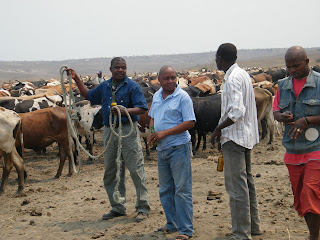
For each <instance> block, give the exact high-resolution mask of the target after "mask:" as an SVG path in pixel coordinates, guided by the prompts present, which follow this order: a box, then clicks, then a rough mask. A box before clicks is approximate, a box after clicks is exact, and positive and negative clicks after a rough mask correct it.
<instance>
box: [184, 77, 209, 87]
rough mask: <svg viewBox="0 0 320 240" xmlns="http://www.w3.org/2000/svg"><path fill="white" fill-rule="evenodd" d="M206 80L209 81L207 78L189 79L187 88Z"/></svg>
mask: <svg viewBox="0 0 320 240" xmlns="http://www.w3.org/2000/svg"><path fill="white" fill-rule="evenodd" d="M206 80H210V78H208V77H207V76H202V77H197V78H190V80H189V86H194V85H196V84H198V83H201V82H204V81H206Z"/></svg>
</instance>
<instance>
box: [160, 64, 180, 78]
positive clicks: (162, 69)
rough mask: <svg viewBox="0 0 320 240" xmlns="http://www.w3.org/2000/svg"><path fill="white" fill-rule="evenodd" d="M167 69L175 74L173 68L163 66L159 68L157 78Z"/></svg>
mask: <svg viewBox="0 0 320 240" xmlns="http://www.w3.org/2000/svg"><path fill="white" fill-rule="evenodd" d="M167 69H170V70H172V71H174V72H176V71H175V70H174V69H173V67H171V66H169V65H166V66H163V67H162V68H160V71H159V78H160V77H161V75H162V74H163V73H164V71H165V70H167Z"/></svg>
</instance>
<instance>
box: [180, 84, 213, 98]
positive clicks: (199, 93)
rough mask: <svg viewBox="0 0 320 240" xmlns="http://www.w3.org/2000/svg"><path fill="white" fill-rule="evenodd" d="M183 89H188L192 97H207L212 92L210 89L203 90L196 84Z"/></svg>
mask: <svg viewBox="0 0 320 240" xmlns="http://www.w3.org/2000/svg"><path fill="white" fill-rule="evenodd" d="M183 90H184V91H186V92H187V93H188V94H189V96H190V97H205V96H207V95H208V94H209V93H210V90H209V89H208V90H207V91H206V92H203V91H202V90H201V89H199V88H197V87H196V86H189V87H186V88H183Z"/></svg>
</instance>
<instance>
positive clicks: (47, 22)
mask: <svg viewBox="0 0 320 240" xmlns="http://www.w3.org/2000/svg"><path fill="white" fill-rule="evenodd" d="M0 9H1V14H0V31H1V37H0V60H6V61H8V60H9V61H11V60H15V61H18V60H19V61H20V60H27V61H29V60H66V59H79V58H96V57H114V56H133V55H139V56H141V55H156V54H175V53H195V52H207V51H216V49H217V48H218V46H219V45H220V44H221V43H224V42H232V43H234V44H235V45H236V46H237V48H238V49H254V48H287V47H290V46H292V45H301V46H303V47H319V46H320V31H319V30H318V25H319V9H320V1H319V0H305V1H300V0H267V1H266V0H256V1H253V0H229V1H228V0H220V1H215V0H158V1H154V0H121V1H120V0H113V1H110V0H88V1H85V0H50V1H48V0H1V1H0Z"/></svg>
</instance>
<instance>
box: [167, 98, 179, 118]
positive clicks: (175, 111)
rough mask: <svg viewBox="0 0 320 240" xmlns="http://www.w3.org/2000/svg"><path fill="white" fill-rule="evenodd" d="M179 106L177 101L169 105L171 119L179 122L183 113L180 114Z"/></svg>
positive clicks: (168, 113)
mask: <svg viewBox="0 0 320 240" xmlns="http://www.w3.org/2000/svg"><path fill="white" fill-rule="evenodd" d="M179 106H180V105H179V103H178V102H177V101H172V102H171V103H170V104H169V105H168V109H167V111H168V112H167V115H168V116H169V117H170V119H171V120H174V121H177V120H178V119H180V118H181V112H180V107H179Z"/></svg>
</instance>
